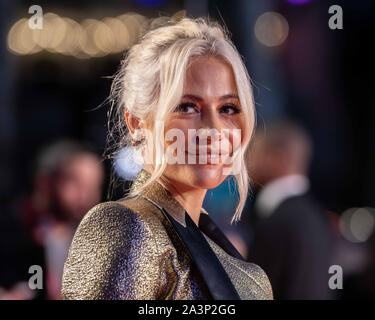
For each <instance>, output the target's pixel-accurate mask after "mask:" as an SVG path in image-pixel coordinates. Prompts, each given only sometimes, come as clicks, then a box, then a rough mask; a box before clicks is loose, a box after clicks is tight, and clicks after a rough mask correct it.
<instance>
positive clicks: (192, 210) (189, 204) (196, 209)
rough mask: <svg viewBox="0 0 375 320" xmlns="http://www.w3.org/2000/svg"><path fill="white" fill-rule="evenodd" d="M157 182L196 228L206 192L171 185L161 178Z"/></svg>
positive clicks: (175, 184) (176, 184) (204, 190)
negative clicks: (181, 208)
mask: <svg viewBox="0 0 375 320" xmlns="http://www.w3.org/2000/svg"><path fill="white" fill-rule="evenodd" d="M159 182H160V183H161V184H162V185H163V187H164V188H166V189H167V190H168V191H169V192H170V193H171V194H172V196H173V197H174V198H175V199H176V201H178V203H179V204H180V205H181V206H182V207H183V208H184V209H185V211H186V212H187V214H188V215H189V216H190V218H191V220H193V222H194V223H195V224H196V225H197V226H198V223H199V217H200V213H201V208H202V204H203V200H204V197H205V196H206V192H207V190H206V189H197V188H189V187H186V186H185V185H179V184H178V183H174V182H173V183H172V182H171V181H169V180H168V179H166V178H165V177H162V178H161V179H160V181H159Z"/></svg>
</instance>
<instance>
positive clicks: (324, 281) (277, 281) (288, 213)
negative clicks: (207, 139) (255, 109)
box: [248, 120, 335, 299]
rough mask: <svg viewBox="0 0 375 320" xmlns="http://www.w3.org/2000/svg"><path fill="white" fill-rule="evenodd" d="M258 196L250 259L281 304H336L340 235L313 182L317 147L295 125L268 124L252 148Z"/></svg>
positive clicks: (250, 153)
mask: <svg viewBox="0 0 375 320" xmlns="http://www.w3.org/2000/svg"><path fill="white" fill-rule="evenodd" d="M249 151H250V152H249V154H248V156H249V157H248V162H249V167H250V177H251V178H252V181H253V184H254V189H255V191H256V193H257V195H256V197H255V203H254V215H255V216H256V220H257V223H256V224H255V235H254V239H253V242H252V245H251V247H250V250H249V255H248V259H249V260H251V261H254V262H255V263H257V264H259V265H260V266H261V267H262V268H263V269H264V270H265V271H266V273H267V274H268V275H269V278H270V281H271V284H272V287H273V288H274V294H275V299H330V298H333V296H332V290H330V289H329V287H328V278H329V274H328V269H329V267H330V265H331V264H332V259H333V258H332V257H333V251H334V239H335V238H334V234H333V231H332V230H331V227H330V225H329V221H328V217H327V216H326V214H325V212H324V211H323V209H322V208H321V207H320V205H319V204H318V203H317V201H316V200H315V199H314V197H313V195H312V194H311V191H310V183H309V179H308V177H307V175H308V169H309V164H310V159H311V156H312V142H311V140H310V138H309V136H308V135H307V133H306V132H305V131H304V130H303V129H302V128H301V127H299V126H298V125H297V124H296V123H294V122H292V121H289V120H288V121H279V122H275V123H271V124H268V125H266V127H265V129H264V130H262V131H261V132H258V133H257V134H256V137H255V143H254V145H253V146H252V148H250V149H249Z"/></svg>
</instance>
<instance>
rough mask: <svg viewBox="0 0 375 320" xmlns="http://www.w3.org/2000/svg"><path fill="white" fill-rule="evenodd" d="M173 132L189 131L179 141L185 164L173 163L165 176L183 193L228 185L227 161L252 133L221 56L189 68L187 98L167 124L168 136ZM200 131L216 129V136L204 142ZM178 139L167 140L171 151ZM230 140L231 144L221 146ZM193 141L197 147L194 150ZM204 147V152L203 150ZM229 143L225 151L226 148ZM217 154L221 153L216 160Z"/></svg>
mask: <svg viewBox="0 0 375 320" xmlns="http://www.w3.org/2000/svg"><path fill="white" fill-rule="evenodd" d="M171 129H178V130H179V132H182V133H183V139H179V142H178V144H177V147H178V148H181V147H182V150H183V151H184V152H183V157H184V161H183V163H176V164H168V165H167V167H166V170H165V171H164V174H163V177H164V178H165V179H167V180H168V181H169V182H171V183H172V184H174V185H175V186H176V185H178V186H179V188H180V189H181V188H199V189H212V188H215V187H217V186H218V185H219V184H220V183H221V182H223V181H224V179H225V178H226V176H227V175H226V174H225V172H226V171H225V170H224V169H225V168H227V167H230V166H231V165H230V164H226V163H227V162H226V163H225V161H227V160H226V159H228V157H230V156H232V155H233V151H234V150H237V149H238V148H239V147H240V146H241V141H244V140H243V139H244V136H245V135H246V134H247V132H246V127H245V118H244V115H243V112H242V110H241V105H240V100H239V98H238V92H237V88H236V82H235V78H234V75H233V71H232V68H231V66H230V65H229V64H227V63H225V62H224V61H223V60H221V59H219V58H216V57H199V58H194V59H193V60H192V61H191V63H190V65H189V67H188V69H187V70H186V75H185V82H184V88H183V97H182V100H181V101H180V103H179V105H178V106H177V107H176V109H175V110H174V111H173V112H172V113H170V114H169V115H168V116H167V119H166V120H165V122H164V130H165V131H164V132H165V133H167V132H168V131H169V130H171ZM192 129H193V130H192ZM199 129H209V130H211V129H215V132H216V134H214V135H212V136H210V137H208V138H206V139H201V138H202V137H201V136H200V135H199V131H198V130H199ZM222 129H228V130H225V131H226V132H227V133H228V132H229V135H228V134H225V135H222V134H221V133H222V132H223V131H222ZM233 129H240V137H239V139H236V141H237V143H236V142H235V139H234V137H233V134H232V133H233ZM194 130H196V132H197V134H195V135H194V134H191V135H190V136H189V131H190V133H194ZM237 133H238V131H237ZM176 140H177V139H175V140H171V141H168V140H167V139H165V141H164V146H165V149H166V150H167V149H168V148H169V147H171V145H172V144H176ZM189 140H190V141H189ZM192 140H193V141H192ZM224 140H225V143H226V144H221V143H222V142H223V141H224ZM189 143H190V144H191V145H193V146H195V145H197V147H194V148H193V149H191V148H190V149H189ZM200 143H201V146H202V148H201V147H198V145H199V144H200ZM224 145H225V146H226V147H225V150H224V148H223V147H222V146H224ZM176 152H177V151H176ZM213 154H216V158H215V156H214V155H213ZM174 155H176V154H174ZM192 158H195V163H192V161H191V159H192ZM200 158H206V159H207V161H206V162H207V163H206V164H202V163H200ZM227 174H228V173H227Z"/></svg>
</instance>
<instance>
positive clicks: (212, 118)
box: [195, 111, 223, 145]
mask: <svg viewBox="0 0 375 320" xmlns="http://www.w3.org/2000/svg"><path fill="white" fill-rule="evenodd" d="M222 129H223V124H222V120H221V119H220V116H219V114H218V113H217V112H216V111H207V112H205V113H203V114H202V117H201V126H200V128H199V130H197V135H196V138H195V139H196V141H195V142H196V144H197V145H199V144H200V143H199V140H202V141H205V143H206V144H207V145H211V144H214V143H217V142H219V141H220V140H221V130H222Z"/></svg>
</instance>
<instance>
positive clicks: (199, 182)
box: [191, 165, 226, 189]
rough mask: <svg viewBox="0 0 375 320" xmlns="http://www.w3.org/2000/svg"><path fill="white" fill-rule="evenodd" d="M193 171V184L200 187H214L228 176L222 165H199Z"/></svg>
mask: <svg viewBox="0 0 375 320" xmlns="http://www.w3.org/2000/svg"><path fill="white" fill-rule="evenodd" d="M191 171H192V173H191V176H192V178H193V179H192V180H193V181H192V185H194V186H195V187H197V188H200V189H214V188H216V187H218V186H219V185H220V184H221V183H222V182H223V181H224V180H225V178H226V176H224V175H223V169H222V167H221V166H219V167H218V166H211V165H197V166H193V167H192V168H191Z"/></svg>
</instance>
